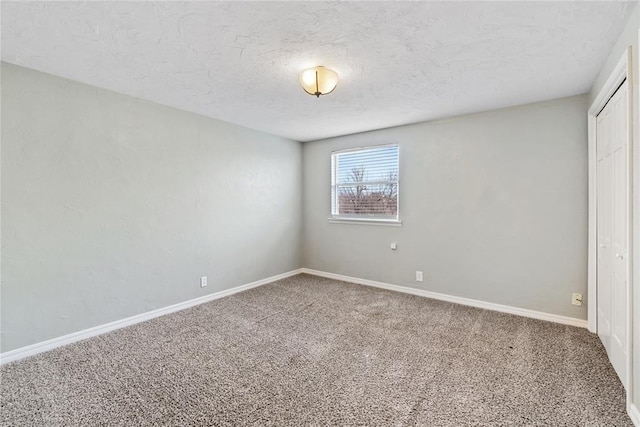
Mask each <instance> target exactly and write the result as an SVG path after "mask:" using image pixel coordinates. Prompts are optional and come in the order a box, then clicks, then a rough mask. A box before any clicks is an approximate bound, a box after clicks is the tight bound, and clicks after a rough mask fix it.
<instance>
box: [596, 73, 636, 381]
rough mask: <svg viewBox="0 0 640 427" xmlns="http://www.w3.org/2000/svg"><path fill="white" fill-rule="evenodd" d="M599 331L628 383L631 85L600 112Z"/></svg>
mask: <svg viewBox="0 0 640 427" xmlns="http://www.w3.org/2000/svg"><path fill="white" fill-rule="evenodd" d="M596 126H597V128H596V131H597V133H596V154H597V162H598V163H597V170H596V175H597V184H596V185H597V187H598V188H597V194H596V197H597V199H598V200H597V227H598V231H597V238H598V266H597V268H598V275H597V282H598V283H597V305H598V310H597V312H598V335H599V336H600V339H601V340H602V343H603V345H604V347H605V349H606V350H607V354H608V355H609V359H610V360H611V364H612V365H613V367H614V368H615V370H616V372H617V373H618V375H619V377H620V379H621V381H622V383H623V384H624V385H625V387H626V385H627V384H626V380H627V361H628V357H629V345H628V334H627V327H628V321H629V277H628V276H629V269H628V234H629V228H628V227H629V223H628V220H629V216H628V209H629V204H628V202H629V194H628V191H629V175H628V161H629V153H628V147H629V140H628V139H629V129H628V97H627V83H626V82H624V83H623V84H622V85H621V86H620V88H619V89H618V91H617V92H616V93H615V95H614V96H613V97H612V98H611V100H609V102H608V103H607V105H606V106H605V108H604V109H603V110H602V112H601V113H600V114H599V115H598V118H597V125H596Z"/></svg>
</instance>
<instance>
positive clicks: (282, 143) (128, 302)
mask: <svg viewBox="0 0 640 427" xmlns="http://www.w3.org/2000/svg"><path fill="white" fill-rule="evenodd" d="M1 136H2V267H3V268H2V289H1V291H2V305H1V310H2V319H1V320H2V337H1V338H2V351H3V352H4V351H8V350H12V349H15V348H18V347H21V346H25V345H28V344H32V343H35V342H39V341H43V340H46V339H49V338H53V337H58V336H60V335H64V334H67V333H70V332H74V331H77V330H81V329H85V328H88V327H92V326H96V325H100V324H103V323H106V322H109V321H113V320H117V319H121V318H124V317H127V316H131V315H134V314H138V313H142V312H145V311H148V310H151V309H155V308H159V307H164V306H167V305H170V304H173V303H177V302H181V301H185V300H188V299H191V298H195V297H198V296H201V295H205V294H207V293H211V292H215V291H220V290H223V289H226V288H230V287H233V286H237V285H240V284H243V283H247V282H251V281H254V280H258V279H263V278H265V277H269V276H272V275H275V274H279V273H283V272H285V271H290V270H292V269H296V268H298V267H299V265H300V257H299V253H300V247H299V244H300V229H301V219H300V211H301V209H300V207H301V200H300V195H301V179H302V178H301V177H302V175H301V169H300V163H301V147H300V143H298V142H294V141H290V140H286V139H282V138H279V137H275V136H270V135H266V134H263V133H260V132H256V131H252V130H248V129H245V128H242V127H239V126H235V125H230V124H228V123H224V122H221V121H217V120H214V119H209V118H206V117H202V116H197V115H194V114H191V113H186V112H182V111H178V110H175V109H172V108H167V107H163V106H159V105H156V104H152V103H149V102H146V101H141V100H138V99H135V98H130V97H128V96H123V95H119V94H115V93H112V92H108V91H105V90H102V89H97V88H95V87H89V86H85V85H82V84H79V83H76V82H71V81H68V80H64V79H60V78H57V77H53V76H50V75H47V74H42V73H39V72H36V71H32V70H27V69H24V68H20V67H16V66H13V65H7V64H2V135H1ZM205 275H206V276H208V277H209V286H208V287H207V288H200V286H199V278H200V276H205Z"/></svg>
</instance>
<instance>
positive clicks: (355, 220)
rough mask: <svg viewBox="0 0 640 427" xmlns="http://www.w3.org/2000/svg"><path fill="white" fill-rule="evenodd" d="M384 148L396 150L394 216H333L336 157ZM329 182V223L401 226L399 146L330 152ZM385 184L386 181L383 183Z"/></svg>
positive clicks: (367, 147)
mask: <svg viewBox="0 0 640 427" xmlns="http://www.w3.org/2000/svg"><path fill="white" fill-rule="evenodd" d="M385 147H395V148H397V149H398V181H397V185H398V189H397V192H396V193H397V195H396V198H397V207H396V215H395V218H394V217H390V216H383V217H377V216H371V215H367V216H359V215H335V214H334V213H333V203H332V202H333V200H334V197H335V201H336V204H337V203H338V196H337V194H336V189H337V185H336V182H337V174H338V164H337V160H338V156H339V155H340V154H344V153H352V152H357V151H365V150H375V149H380V148H385ZM330 170H331V174H330V175H331V182H330V183H329V188H330V190H329V192H330V198H329V210H330V217H329V222H330V223H334V224H362V225H390V226H400V225H402V221H400V145H399V144H395V143H394V144H382V145H368V146H364V147H354V148H348V149H345V150H336V151H332V152H331V169H330ZM385 182H386V181H385Z"/></svg>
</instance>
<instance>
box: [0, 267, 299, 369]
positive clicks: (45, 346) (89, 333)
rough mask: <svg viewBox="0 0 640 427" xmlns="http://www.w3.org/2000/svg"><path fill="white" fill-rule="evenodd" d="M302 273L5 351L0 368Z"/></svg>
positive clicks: (292, 273) (294, 272)
mask: <svg viewBox="0 0 640 427" xmlns="http://www.w3.org/2000/svg"><path fill="white" fill-rule="evenodd" d="M300 273H302V269H298V270H292V271H289V272H286V273H282V274H278V275H275V276H271V277H267V278H266V279H262V280H257V281H255V282H251V283H247V284H244V285H240V286H236V287H235V288H231V289H227V290H224V291H219V292H214V293H212V294H209V295H205V296H202V297H198V298H194V299H191V300H188V301H184V302H180V303H178V304H173V305H170V306H167V307H163V308H158V309H156V310H151V311H147V312H146V313H141V314H137V315H135V316H131V317H127V318H125V319H120V320H116V321H114V322H109V323H105V324H104V325H99V326H94V327H93V328H89V329H84V330H82V331H78V332H73V333H71V334H68V335H63V336H61V337H58V338H53V339H50V340H47V341H42V342H39V343H36V344H31V345H28V346H26V347H21V348H18V349H15V350H11V351H7V352H4V353H2V354H0V365H4V364H5V363H9V362H13V361H16V360H20V359H23V358H25V357H28V356H33V355H35V354H38V353H42V352H44V351H48V350H53V349H54V348H57V347H62V346H63V345H67V344H71V343H74V342H77V341H81V340H84V339H87V338H91V337H95V336H97V335H101V334H104V333H107V332H111V331H114V330H116V329H120V328H124V327H126V326H130V325H135V324H136V323H140V322H145V321H147V320H150V319H153V318H156V317H159V316H163V315H165V314H169V313H173V312H175V311H180V310H184V309H185V308H189V307H193V306H195V305H199V304H204V303H205V302H209V301H213V300H215V299H218V298H222V297H226V296H228V295H233V294H235V293H238V292H242V291H246V290H248V289H251V288H255V287H258V286H262V285H266V284H267V283H271V282H275V281H276V280H280V279H285V278H287V277H291V276H295V275H296V274H300Z"/></svg>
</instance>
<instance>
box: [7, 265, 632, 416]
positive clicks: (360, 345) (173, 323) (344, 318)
mask: <svg viewBox="0 0 640 427" xmlns="http://www.w3.org/2000/svg"><path fill="white" fill-rule="evenodd" d="M0 372H1V392H2V395H1V398H2V400H1V409H2V425H5V426H9V425H11V426H20V425H27V426H73V425H83V426H98V425H104V426H107V425H109V426H111V425H126V426H136V425H166V426H183V425H216V426H218V425H220V426H222V425H225V426H226V425H229V426H231V425H233V426H241V425H256V426H265V425H290V426H300V425H317V426H326V425H380V426H388V425H401V426H402V425H408V426H412V425H420V426H466V425H476V426H489V425H496V426H497V425H531V426H559V425H563V426H564V425H566V426H602V425H615V426H626V425H631V422H630V420H629V418H628V417H627V415H626V413H625V406H624V391H623V388H622V386H621V385H620V382H619V381H618V379H617V377H616V375H615V374H614V371H613V369H612V367H611V365H610V364H609V362H608V361H607V358H606V357H605V353H604V350H603V348H602V346H601V345H600V343H599V341H598V339H597V338H596V336H594V335H592V334H590V333H589V332H587V331H586V330H584V329H579V328H574V327H569V326H561V325H557V324H553V323H547V322H542V321H537V320H532V319H526V318H522V317H516V316H511V315H506V314H500V313H495V312H490V311H485V310H479V309H474V308H469V307H464V306H459V305H455V304H450V303H445V302H439V301H434V300H429V299H425V298H420V297H415V296H410V295H404V294H399V293H393V292H388V291H384V290H379V289H374V288H368V287H364V286H360V285H354V284H349V283H344V282H338V281H334V280H328V279H321V278H317V277H312V276H306V275H300V276H296V277H292V278H289V279H286V280H282V281H279V282H275V283H273V284H270V285H266V286H263V287H260V288H256V289H253V290H250V291H247V292H244V293H241V294H236V295H233V296H231V297H227V298H223V299H220V300H216V301H213V302H210V303H207V304H203V305H200V306H198V307H194V308H192V309H188V310H184V311H181V312H178V313H174V314H172V315H168V316H164V317H161V318H158V319H155V320H152V321H149V322H146V323H142V324H139V325H135V326H132V327H129V328H126V329H122V330H119V331H116V332H112V333H109V334H106V335H102V336H100V337H96V338H93V339H90V340H86V341H82V342H79V343H76V344H72V345H69V346H67V347H64V348H60V349H57V350H54V351H51V352H48V353H44V354H41V355H38V356H34V357H32V358H29V359H25V360H23V361H19V362H15V363H11V364H8V365H5V366H3V367H2V368H1V370H0Z"/></svg>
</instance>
